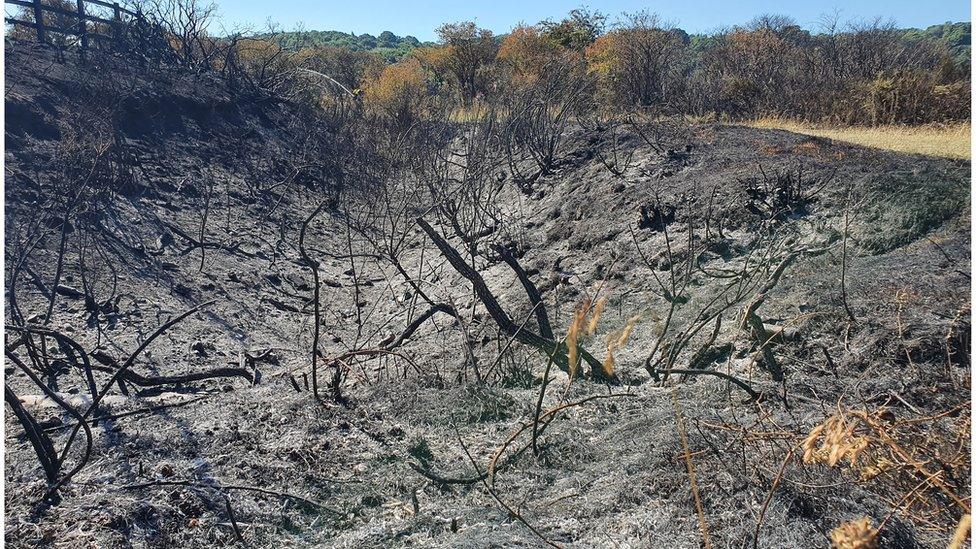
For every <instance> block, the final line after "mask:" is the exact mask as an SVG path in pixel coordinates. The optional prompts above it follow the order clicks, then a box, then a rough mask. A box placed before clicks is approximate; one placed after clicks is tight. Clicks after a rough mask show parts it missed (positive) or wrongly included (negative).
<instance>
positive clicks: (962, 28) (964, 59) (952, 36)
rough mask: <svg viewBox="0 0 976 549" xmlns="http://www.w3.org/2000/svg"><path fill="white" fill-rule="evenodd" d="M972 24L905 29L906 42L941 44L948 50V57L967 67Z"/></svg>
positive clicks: (970, 53)
mask: <svg viewBox="0 0 976 549" xmlns="http://www.w3.org/2000/svg"><path fill="white" fill-rule="evenodd" d="M972 26H973V25H972V23H951V22H946V23H943V24H941V25H932V26H931V27H928V28H926V29H924V30H922V29H905V38H906V39H908V40H917V39H926V38H927V39H930V40H937V41H939V42H942V43H944V44H945V45H946V47H948V48H949V55H951V56H952V59H953V61H955V62H956V63H957V64H960V65H968V64H969V62H970V60H971V58H972V42H973V41H972Z"/></svg>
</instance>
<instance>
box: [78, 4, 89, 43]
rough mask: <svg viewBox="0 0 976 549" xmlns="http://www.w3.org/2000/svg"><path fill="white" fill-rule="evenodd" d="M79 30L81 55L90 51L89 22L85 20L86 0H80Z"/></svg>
mask: <svg viewBox="0 0 976 549" xmlns="http://www.w3.org/2000/svg"><path fill="white" fill-rule="evenodd" d="M78 32H79V36H80V37H81V55H82V57H84V55H85V53H87V52H88V23H87V22H86V21H85V0H78Z"/></svg>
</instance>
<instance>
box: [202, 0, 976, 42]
mask: <svg viewBox="0 0 976 549" xmlns="http://www.w3.org/2000/svg"><path fill="white" fill-rule="evenodd" d="M216 2H217V6H218V10H219V12H220V16H221V19H220V24H221V25H222V26H224V27H225V28H226V30H231V28H232V27H234V26H247V27H250V28H252V29H254V30H257V29H259V28H261V27H263V26H265V24H266V23H267V21H268V20H269V18H270V19H271V20H273V21H275V22H277V23H278V24H279V25H280V26H281V27H283V28H284V29H285V30H288V29H292V28H294V27H295V26H296V25H298V24H303V26H304V28H305V29H307V30H338V31H343V32H355V33H356V34H363V33H369V34H372V35H374V36H375V35H377V34H379V33H380V32H382V31H384V30H388V31H391V32H393V33H394V34H397V35H400V36H403V35H407V34H410V35H413V36H416V37H417V38H419V39H421V40H433V39H434V29H435V28H437V26H438V25H440V24H441V23H444V22H450V21H461V20H474V21H475V22H477V23H478V25H480V26H482V27H487V28H489V29H491V30H492V31H494V32H496V33H503V32H507V31H508V30H509V29H511V28H512V27H513V26H515V25H517V24H518V23H520V22H524V23H529V24H532V23H536V22H538V21H540V20H542V19H546V18H550V17H551V18H559V17H562V16H563V15H564V14H566V13H567V12H568V11H569V10H571V9H573V8H576V7H579V6H580V5H582V4H586V5H587V6H588V7H589V8H591V9H596V10H600V11H602V12H604V13H606V14H608V15H610V16H611V20H612V19H614V18H615V17H616V16H618V15H619V14H621V13H622V12H635V11H639V10H642V9H646V10H648V11H652V12H655V13H657V14H659V15H660V16H661V17H662V18H664V19H665V20H668V21H671V22H673V23H676V24H677V25H678V26H679V27H681V28H683V29H685V30H687V31H688V32H692V33H694V32H707V31H711V30H715V29H717V28H720V27H725V26H731V25H736V24H742V23H745V22H747V21H748V20H749V19H751V18H752V17H754V16H756V15H760V14H763V13H777V14H784V15H789V16H791V17H793V18H794V19H795V20H796V21H797V22H798V23H800V25H802V26H804V27H808V28H813V27H814V26H815V25H816V22H817V19H818V18H819V17H820V15H821V14H824V13H831V12H833V11H834V10H835V9H840V12H841V16H842V18H843V19H845V20H847V19H871V18H874V17H876V16H883V17H885V18H892V19H894V20H895V22H896V23H898V25H899V26H904V27H926V26H928V25H933V24H936V23H944V22H946V21H969V20H970V19H971V13H970V3H969V0H888V1H885V0H848V1H846V2H845V1H840V0H829V1H823V2H818V1H811V0H807V1H803V0H781V1H779V2H776V1H771V0H745V1H738V2H733V1H729V0H667V1H657V2H647V1H643V2H642V1H639V0H605V1H602V2H601V1H591V2H583V3H581V2H578V1H576V2H573V1H558V0H495V1H490V0H469V1H467V2H464V1H457V2H451V1H447V0H426V1H411V0H396V1H391V0H358V1H351V0H344V1H334V0H329V1H318V2H317V1H314V0H274V1H268V0H216Z"/></svg>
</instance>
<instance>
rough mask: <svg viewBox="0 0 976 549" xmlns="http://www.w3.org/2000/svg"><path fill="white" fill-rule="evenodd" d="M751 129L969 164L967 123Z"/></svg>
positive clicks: (766, 122) (766, 124)
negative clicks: (960, 160)
mask: <svg viewBox="0 0 976 549" xmlns="http://www.w3.org/2000/svg"><path fill="white" fill-rule="evenodd" d="M747 125H748V126H751V127H754V128H765V129H777V130H786V131H789V132H793V133H800V134H804V135H813V136H816V137H826V138H828V139H835V140H837V141H845V142H847V143H854V144H855V145H862V146H865V147H872V148H875V149H885V150H889V151H896V152H903V153H912V154H924V155H928V156H939V157H943V158H958V159H963V160H971V158H972V156H971V151H970V143H971V137H970V131H971V129H970V128H971V127H970V124H968V123H963V124H953V125H926V126H877V127H864V126H852V127H847V128H842V127H836V128H832V127H821V126H815V125H808V124H803V123H799V122H793V121H790V120H781V119H776V118H762V119H759V120H756V121H753V122H750V123H748V124H747Z"/></svg>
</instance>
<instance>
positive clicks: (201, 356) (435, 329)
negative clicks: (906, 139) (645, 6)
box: [4, 0, 971, 548]
mask: <svg viewBox="0 0 976 549" xmlns="http://www.w3.org/2000/svg"><path fill="white" fill-rule="evenodd" d="M145 7H146V13H147V14H148V15H147V22H148V23H147V24H148V25H149V26H148V27H144V26H139V27H138V28H133V29H130V30H129V31H125V32H122V31H119V32H120V36H119V37H118V40H117V41H115V42H114V43H113V44H114V45H113V46H111V47H109V46H104V47H102V48H101V49H95V50H92V51H89V52H86V56H85V57H84V58H79V57H78V56H76V54H77V53H78V52H77V51H76V50H75V49H74V44H72V43H71V42H70V40H69V41H66V42H64V43H61V42H59V43H56V44H54V45H46V46H45V45H38V44H34V43H31V42H30V41H29V40H26V39H24V37H21V39H18V40H13V41H11V42H10V43H9V44H8V45H7V52H6V53H7V62H8V66H7V69H8V72H7V86H8V89H7V96H6V110H7V127H6V128H5V130H6V135H7V145H8V150H7V163H6V170H7V172H6V181H7V186H6V195H5V200H6V208H7V215H6V218H5V229H6V242H5V259H6V272H5V291H6V299H7V304H8V306H7V309H6V311H7V312H6V317H5V330H6V332H5V334H6V337H5V341H4V343H5V356H6V358H7V362H6V363H5V366H6V368H5V372H6V377H5V402H6V405H7V411H8V412H9V413H8V414H7V415H6V425H5V434H6V450H7V451H6V456H7V458H6V463H5V478H6V486H7V491H6V495H5V498H6V499H5V503H6V517H5V518H6V525H5V538H6V541H7V543H9V544H10V545H11V546H17V547H26V546H38V545H41V546H48V545H73V546H74V545H83V544H90V545H95V546H114V545H136V546H176V545H180V546H194V547H203V546H213V545H230V544H248V545H258V546H276V545H283V544H290V545H299V546H322V545H325V546H335V547H391V546H397V547H398V546H417V545H421V546H440V547H484V546H496V545H505V544H511V545H520V546H532V545H544V546H551V547H570V546H578V547H593V546H616V545H632V546H640V547H657V546H662V545H663V544H667V543H675V540H678V542H677V543H678V544H679V545H682V546H695V547H697V546H706V547H710V546H726V545H728V546H751V547H822V546H825V545H827V544H832V545H833V546H835V547H838V548H871V547H887V546H892V547H943V546H946V545H948V544H950V543H954V544H956V545H957V546H958V544H960V543H964V540H965V539H966V536H967V535H968V524H969V522H968V520H969V519H968V517H969V516H970V514H971V498H970V479H971V466H970V456H971V448H970V431H971V420H970V417H971V415H970V408H971V402H970V399H969V390H970V351H971V347H970V338H969V333H970V323H971V322H970V302H969V285H970V276H971V275H970V272H971V268H970V256H969V253H970V252H969V249H970V248H969V244H970V230H969V223H970V212H969V209H968V203H969V195H970V191H969V185H970V167H969V164H968V162H965V161H962V160H950V159H942V158H929V157H920V156H905V155H899V154H896V153H892V152H886V151H878V150H871V149H865V148H860V147H856V146H852V145H846V144H843V143H837V142H832V141H829V140H826V139H818V138H815V137H807V136H800V135H795V134H790V133H786V132H773V131H768V130H763V129H756V128H748V127H741V126H730V125H724V124H714V123H699V124H690V123H689V122H688V121H687V119H686V118H685V117H684V116H682V115H683V114H687V113H697V114H704V113H705V112H706V111H707V112H721V113H722V114H723V115H724V116H732V117H740V116H741V117H746V116H752V115H755V114H757V113H766V112H783V111H784V109H785V108H786V107H789V109H793V110H792V111H791V112H789V113H786V114H789V115H793V116H798V117H808V118H817V119H835V118H841V119H844V121H847V122H856V121H859V120H857V117H858V116H861V114H857V115H856V116H855V114H854V113H861V112H863V109H862V107H863V105H860V106H857V105H853V104H851V103H850V102H844V101H841V100H839V99H838V98H847V99H850V98H852V97H861V96H862V95H858V94H860V91H858V90H862V88H861V87H859V86H864V85H868V86H874V85H877V86H879V87H880V88H883V90H881V91H879V92H878V93H877V94H874V95H869V97H871V98H872V99H871V101H874V102H875V103H874V104H875V105H877V108H876V109H874V110H873V111H872V112H873V114H871V115H870V116H875V115H877V116H879V117H880V118H878V120H872V121H871V122H877V121H884V122H890V121H892V120H895V121H915V120H922V119H925V120H929V119H931V117H933V116H936V117H947V118H952V117H956V116H958V112H957V111H953V112H955V113H956V114H951V115H949V114H945V112H948V111H945V112H944V111H943V110H938V112H939V113H941V114H938V115H933V114H931V113H932V112H934V111H933V110H931V109H928V108H927V107H926V108H924V109H923V108H922V107H919V106H918V105H914V106H911V105H909V106H906V105H903V104H900V103H899V104H898V105H890V104H888V103H885V101H883V100H882V99H879V98H881V97H882V96H883V95H884V93H887V91H885V90H890V89H891V86H895V87H898V86H903V87H904V89H910V91H911V90H914V91H912V92H911V93H909V94H907V95H904V94H902V93H901V91H899V92H898V94H897V95H898V97H899V98H906V97H907V98H915V99H918V98H922V99H924V98H926V97H928V96H927V95H926V94H927V93H929V92H931V90H932V89H933V86H942V85H944V84H943V82H944V81H943V80H940V79H939V78H936V77H935V76H933V75H934V74H935V73H934V72H932V63H934V62H935V60H936V59H938V55H937V53H932V52H917V51H916V52H907V51H902V50H900V49H898V43H897V42H896V41H894V40H892V36H891V34H890V32H889V31H890V29H888V30H886V29H884V28H882V27H878V26H875V27H870V28H865V29H854V30H853V31H852V32H851V33H848V34H834V35H830V36H829V39H827V38H821V39H818V40H827V41H826V42H824V43H821V42H818V44H819V45H820V46H824V45H825V44H826V45H831V46H832V47H835V48H836V49H835V50H831V51H832V52H833V55H837V56H839V57H840V58H844V59H847V60H849V61H850V60H852V59H848V58H847V57H844V56H850V55H853V54H852V52H855V51H856V52H861V53H862V54H864V55H865V56H866V57H865V59H864V60H863V61H864V63H873V62H875V61H879V60H882V61H884V63H890V62H891V63H896V64H898V65H897V67H895V68H891V70H896V71H898V72H897V74H898V75H899V76H898V77H897V78H896V77H894V76H892V77H891V78H894V80H892V81H889V80H885V81H884V82H880V83H878V82H876V81H874V80H871V81H870V82H869V81H866V80H863V79H862V80H855V81H854V82H856V85H857V86H858V87H855V88H853V89H852V88H850V87H847V86H848V85H847V84H843V85H842V82H851V81H852V80H850V78H849V76H850V75H849V74H846V73H844V74H833V75H832V76H830V77H827V76H823V75H821V78H822V80H813V81H811V80H809V78H812V76H811V74H809V73H800V74H798V73H796V72H795V71H797V70H799V69H796V68H795V67H796V66H798V65H796V64H795V63H794V61H795V60H797V59H800V58H803V56H806V55H811V54H812V53H811V52H813V51H817V52H820V53H818V54H817V55H822V54H823V51H824V50H823V49H817V50H812V49H810V48H809V47H808V46H809V44H807V43H806V42H804V41H803V40H801V39H800V38H803V37H802V36H799V37H798V35H797V34H796V33H797V32H798V30H797V29H796V28H795V26H793V25H790V24H787V23H788V22H786V21H783V20H779V19H771V18H765V19H759V20H757V22H756V23H755V24H754V25H752V26H750V27H749V28H744V29H736V30H734V31H732V32H730V33H728V34H727V35H723V36H722V38H721V43H720V45H719V46H717V47H716V49H715V50H710V53H709V56H710V57H708V59H707V60H706V61H707V62H705V63H704V64H703V65H701V66H702V67H705V68H703V69H702V71H704V72H699V73H694V74H692V75H690V76H689V74H688V73H687V71H685V70H683V69H682V67H683V66H684V65H682V63H683V61H682V60H683V59H685V57H686V56H687V55H688V49H687V47H686V46H687V45H686V44H685V43H684V42H683V39H682V37H681V35H680V34H679V33H678V32H677V31H675V30H674V29H669V28H665V27H663V26H662V25H661V24H660V23H659V22H658V21H657V20H656V19H655V18H654V17H652V16H649V15H644V14H640V15H636V16H633V17H631V18H629V19H628V20H627V21H626V22H625V23H624V24H623V25H621V26H619V27H616V28H614V29H612V30H611V31H610V32H606V33H604V32H603V30H604V29H603V21H602V20H601V19H600V17H599V16H598V15H595V14H591V13H587V12H583V11H576V12H574V13H573V14H572V15H571V16H570V17H569V18H567V19H566V20H563V21H558V22H545V23H543V24H540V25H538V26H533V27H520V28H518V29H516V30H515V31H513V32H512V33H511V34H510V35H508V36H507V37H506V39H505V40H504V41H502V42H501V43H498V42H496V41H495V40H494V39H493V37H492V36H491V34H490V33H488V31H485V30H483V29H479V28H477V27H476V26H475V25H473V24H469V23H458V24H449V25H445V26H443V27H441V28H440V29H439V33H440V35H441V39H442V43H441V44H440V45H438V46H435V47H430V48H423V49H419V50H417V52H416V54H415V55H413V56H411V57H409V58H408V59H406V60H403V61H401V62H399V63H397V64H393V65H383V64H379V63H376V62H375V59H371V58H370V57H369V56H368V55H360V54H355V53H353V52H348V51H341V50H335V49H323V50H314V51H309V50H303V51H300V52H289V51H286V50H284V49H282V48H280V47H277V46H276V45H274V43H273V41H265V40H256V39H250V38H244V37H240V36H238V37H232V38H228V39H221V40H218V39H215V38H213V37H211V36H210V35H209V34H208V33H207V32H206V28H207V21H208V18H209V17H210V16H211V12H210V11H208V9H207V8H206V7H201V6H200V5H198V4H196V3H195V2H193V1H192V0H165V1H161V2H158V3H155V4H152V3H151V4H148V5H147V6H145ZM150 8H152V9H150ZM138 33H144V34H140V35H139V36H141V37H142V39H140V40H137V41H136V43H141V44H146V46H145V47H142V48H139V47H137V48H135V49H133V46H132V44H130V43H128V42H124V41H123V36H130V35H133V34H138ZM153 37H155V39H153ZM26 38H28V39H29V38H30V37H26ZM806 39H811V40H812V38H809V37H807V38H805V39H804V40H806ZM805 44H806V45H805ZM894 50H897V51H894ZM893 51H894V53H897V54H898V55H894V54H893V53H892V52H893ZM651 53H653V54H655V55H653V56H652V55H650V54H651ZM930 54H931V55H930ZM768 56H772V57H768ZM892 59H894V61H892ZM635 60H640V61H641V62H640V63H635ZM771 60H772V61H775V63H770V61H771ZM844 66H849V65H848V64H846V62H845V65H844ZM854 66H860V65H857V63H854ZM865 67H866V65H864V66H861V69H858V70H862V72H863V71H866V70H867V69H866V68H865ZM744 68H748V70H750V71H753V72H747V73H746V74H743V73H741V72H740V71H741V70H744ZM908 69H910V70H909V72H905V70H908ZM884 70H888V69H887V68H886V69H884ZM884 70H883V71H882V72H881V73H872V74H885V73H884ZM755 71H766V72H763V74H761V75H760V76H761V78H759V77H758V76H756V74H758V73H756V72H755ZM828 73H829V71H828ZM864 74H867V73H864ZM862 76H863V75H862ZM943 76H944V75H943ZM695 78H698V79H701V80H695ZM752 78H758V80H751V79H752ZM804 78H806V79H807V80H804ZM878 78H881V77H878ZM886 78H887V77H886ZM940 78H941V77H940ZM946 78H948V77H946ZM953 78H955V77H953ZM757 81H758V82H763V83H764V84H763V85H762V86H758V87H757ZM954 81H959V80H954ZM696 82H697V83H699V84H702V85H706V87H704V88H703V87H702V86H699V85H697V84H696ZM767 82H768V83H771V84H770V85H771V86H774V87H775V89H777V90H787V91H789V93H790V94H792V95H791V97H790V101H789V102H788V103H782V102H781V101H782V99H783V98H782V97H779V96H777V95H773V94H771V93H770V91H771V89H772V88H770V89H766V88H765V86H766V84H765V83H767ZM811 82H812V83H811ZM892 82H894V83H892ZM811 85H816V86H821V87H822V89H824V90H826V91H827V92H830V93H828V94H826V96H827V97H830V98H831V101H832V102H831V103H830V105H841V107H840V108H841V109H847V108H849V109H850V110H849V111H848V110H840V111H837V110H830V109H833V108H834V107H830V108H829V109H828V106H827V103H823V102H822V101H814V99H815V98H814V97H813V96H811V95H809V94H806V95H805V94H804V93H802V92H803V90H804V89H806V88H805V86H811ZM901 89H902V88H899V90H901ZM912 94H915V95H912ZM835 99H838V100H837V101H836V102H834V100H835ZM915 99H912V100H913V101H914V100H915ZM956 99H958V98H956ZM926 100H927V99H926ZM957 107H958V108H961V107H959V106H958V105H949V106H946V109H950V110H951V109H956V108H957ZM825 109H826V110H825ZM939 109H942V107H941V106H940V107H939ZM965 110H966V112H967V115H966V116H967V117H968V103H967V104H966V106H965ZM848 115H850V116H848ZM882 119H883V120H882ZM954 540H955V541H954ZM959 540H963V541H959Z"/></svg>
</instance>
